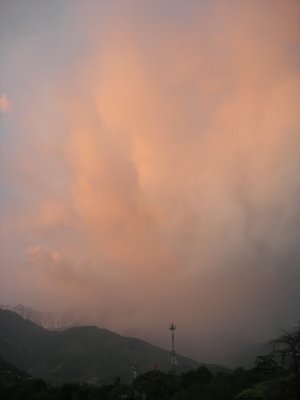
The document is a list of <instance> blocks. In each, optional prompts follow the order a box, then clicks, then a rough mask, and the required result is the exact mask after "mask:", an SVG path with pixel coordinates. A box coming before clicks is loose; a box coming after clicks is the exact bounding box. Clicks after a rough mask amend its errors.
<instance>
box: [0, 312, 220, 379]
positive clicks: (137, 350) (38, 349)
mask: <svg viewBox="0 0 300 400" xmlns="http://www.w3.org/2000/svg"><path fill="white" fill-rule="evenodd" d="M0 357H2V358H3V359H5V360H6V361H7V362H10V363H11V364H13V365H15V366H16V367H18V368H21V369H23V370H25V371H27V372H28V373H30V374H31V375H32V376H33V377H35V378H43V379H45V380H46V381H47V382H50V383H53V384H62V383H65V382H90V383H91V382H92V383H96V382H111V381H112V380H113V379H114V378H115V377H116V376H119V377H120V378H122V379H123V380H124V381H127V382H128V381H130V380H131V379H132V367H133V366H134V365H135V364H136V365H137V368H138V372H139V373H143V372H146V371H148V370H151V369H153V368H159V369H160V370H162V371H169V370H170V367H171V365H170V352H169V351H167V350H164V349H161V348H159V347H156V346H152V345H151V344H149V343H147V342H145V341H143V340H140V339H135V338H130V337H124V336H121V335H119V334H117V333H114V332H111V331H108V330H106V329H99V328H97V327H94V326H82V327H75V328H70V329H66V330H64V331H49V330H46V329H44V328H42V327H40V326H38V325H36V324H34V323H32V322H31V321H29V320H25V319H23V318H22V317H20V316H19V315H18V314H16V313H14V312H11V311H8V310H0ZM177 361H178V372H183V371H187V370H189V369H193V368H197V367H198V366H199V365H200V364H199V363H198V362H196V361H194V360H191V359H189V358H187V357H183V356H180V355H178V356H177ZM211 368H212V369H213V370H215V368H216V366H211Z"/></svg>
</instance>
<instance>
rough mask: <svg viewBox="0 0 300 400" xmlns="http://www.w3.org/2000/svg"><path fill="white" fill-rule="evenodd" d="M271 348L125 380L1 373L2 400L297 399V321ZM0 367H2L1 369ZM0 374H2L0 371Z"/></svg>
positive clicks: (299, 332) (299, 363) (299, 361)
mask: <svg viewBox="0 0 300 400" xmlns="http://www.w3.org/2000/svg"><path fill="white" fill-rule="evenodd" d="M272 344H273V350H272V352H271V353H269V354H267V355H264V356H258V357H257V359H256V364H255V367H254V368H252V369H247V370H245V369H244V368H237V369H236V370H234V371H231V372H218V373H216V374H212V373H211V372H210V371H209V370H208V369H207V368H206V367H200V368H198V369H197V370H193V371H189V372H186V373H182V374H180V375H177V374H175V373H171V372H170V373H163V372H161V371H149V372H147V373H145V374H143V375H139V376H138V377H137V378H136V379H135V380H134V382H133V383H132V384H130V385H126V384H124V383H122V382H120V380H119V379H117V378H116V379H115V382H114V383H113V384H110V385H102V386H92V385H87V384H83V385H79V384H65V385H63V386H61V387H59V388H57V387H51V386H48V385H47V384H46V383H45V382H44V381H43V380H40V379H31V378H28V377H25V378H24V377H21V376H19V377H18V378H15V379H11V380H9V379H8V375H7V373H6V379H5V380H3V379H0V398H1V399H2V400H54V399H57V400H96V399H97V400H119V399H122V400H133V399H136V400H300V375H299V374H300V326H299V327H297V328H295V329H294V330H293V331H285V332H283V334H282V335H281V336H279V337H278V338H277V339H275V340H273V341H272ZM0 372H1V371H0ZM2 378H3V376H2Z"/></svg>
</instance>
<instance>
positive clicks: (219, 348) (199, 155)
mask: <svg viewBox="0 0 300 400" xmlns="http://www.w3.org/2000/svg"><path fill="white" fill-rule="evenodd" d="M299 20H300V1H299V0H284V1H282V0H245V1H238V0H226V1H225V0H224V1H222V0H199V1H193V0H187V1H180V0H165V1H158V0H154V1H146V0H142V1H137V0H136V1H134V0H129V1H125V0H124V1H123V0H119V1H115V0H112V1H109V0H102V1H101V0H98V1H96V0H52V1H46V0H1V2H0V27H1V28H0V42H1V43H0V70H1V74H0V184H1V205H0V213H1V221H2V222H1V244H0V250H1V270H0V303H2V304H16V303H23V304H26V305H28V306H31V307H34V308H37V309H40V310H64V309H68V308H78V309H79V308H82V309H87V310H94V312H96V313H97V316H98V318H99V321H100V323H101V325H102V326H104V327H106V328H108V329H112V330H115V331H117V332H120V333H122V334H125V335H130V336H138V337H140V338H143V339H146V340H149V341H151V342H152V343H154V344H157V345H160V346H163V347H166V348H168V347H169V332H168V325H169V323H170V322H171V321H175V322H176V324H177V331H176V346H177V350H178V351H179V352H180V353H182V354H185V355H188V356H191V357H193V358H195V359H197V360H200V361H205V362H220V363H221V362H222V363H229V362H230V361H231V360H233V359H234V358H235V357H237V356H238V354H239V353H240V352H241V351H242V350H243V349H245V348H247V346H249V345H251V344H253V343H258V342H263V341H267V340H269V339H271V338H273V337H274V336H275V337H276V335H277V334H278V332H279V330H280V329H284V328H287V329H288V328H291V327H293V326H294V325H295V324H296V323H297V321H299V319H300V290H299V289H300V243H299V240H300V174H299V171H300V112H299V105H300V24H299Z"/></svg>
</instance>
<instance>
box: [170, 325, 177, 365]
mask: <svg viewBox="0 0 300 400" xmlns="http://www.w3.org/2000/svg"><path fill="white" fill-rule="evenodd" d="M169 329H170V331H171V369H172V371H174V372H175V371H176V367H177V358H176V350H175V330H176V325H175V324H174V322H172V323H171V324H170V326H169Z"/></svg>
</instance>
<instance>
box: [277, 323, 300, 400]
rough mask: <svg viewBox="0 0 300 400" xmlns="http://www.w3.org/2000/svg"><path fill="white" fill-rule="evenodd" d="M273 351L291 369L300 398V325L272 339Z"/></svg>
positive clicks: (283, 364) (299, 399) (299, 397)
mask: <svg viewBox="0 0 300 400" xmlns="http://www.w3.org/2000/svg"><path fill="white" fill-rule="evenodd" d="M271 343H272V344H273V352H274V354H275V356H278V357H279V360H280V362H281V364H282V366H283V367H285V368H288V369H291V371H292V373H293V375H294V379H295V383H296V390H297V399H298V400H300V326H298V327H296V328H295V329H294V330H293V331H283V334H282V335H280V336H279V337H278V338H277V339H274V340H272V341H271Z"/></svg>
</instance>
